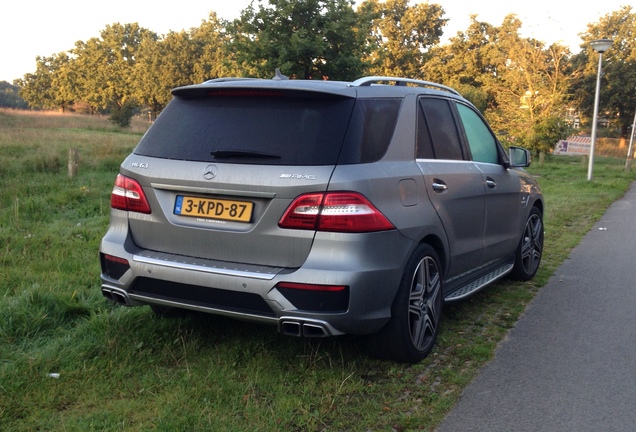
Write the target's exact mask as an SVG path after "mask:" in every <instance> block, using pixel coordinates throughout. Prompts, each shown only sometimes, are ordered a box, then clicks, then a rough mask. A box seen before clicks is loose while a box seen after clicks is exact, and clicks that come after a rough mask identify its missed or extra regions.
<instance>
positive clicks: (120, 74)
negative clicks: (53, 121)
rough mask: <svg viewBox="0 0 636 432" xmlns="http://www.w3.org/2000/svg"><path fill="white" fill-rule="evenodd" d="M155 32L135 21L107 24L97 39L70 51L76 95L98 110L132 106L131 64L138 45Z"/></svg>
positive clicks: (135, 55)
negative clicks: (72, 57)
mask: <svg viewBox="0 0 636 432" xmlns="http://www.w3.org/2000/svg"><path fill="white" fill-rule="evenodd" d="M148 40H149V41H156V40H157V35H156V34H155V33H154V32H151V31H150V30H147V29H144V28H142V27H140V26H139V24H137V23H133V24H124V25H122V24H119V23H115V24H112V25H107V26H106V28H105V29H104V30H102V31H101V33H100V37H99V38H91V39H89V40H88V41H86V42H82V41H78V42H76V44H75V48H74V49H73V50H71V53H72V55H73V56H74V57H75V60H74V61H73V63H72V66H73V72H74V79H75V85H76V87H77V93H78V98H79V99H81V100H83V101H85V102H88V103H89V104H90V105H91V106H93V107H95V108H99V109H117V108H115V107H118V108H119V109H121V108H122V107H124V105H125V104H127V105H129V106H130V105H134V104H135V103H134V97H133V94H134V81H133V79H134V76H135V74H134V66H135V64H136V62H137V60H138V54H139V49H140V46H141V45H142V44H143V43H144V42H145V41H148Z"/></svg>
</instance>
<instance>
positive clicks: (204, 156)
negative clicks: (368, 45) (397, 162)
mask: <svg viewBox="0 0 636 432" xmlns="http://www.w3.org/2000/svg"><path fill="white" fill-rule="evenodd" d="M315 95H316V94H311V96H312V97H300V96H299V95H294V96H290V95H278V94H274V95H271V94H265V95H259V96H252V95H245V96H243V95H241V96H233V95H230V96H227V95H215V96H211V97H203V98H183V97H175V98H174V99H173V100H172V101H171V102H170V103H169V104H168V106H167V107H166V108H165V109H164V111H163V112H162V113H161V115H160V116H159V117H158V118H157V121H156V122H155V123H154V124H153V125H152V127H151V128H150V129H149V130H148V132H147V133H146V135H144V137H143V138H142V139H141V141H140V142H139V145H138V146H137V148H136V149H135V153H136V154H139V155H144V156H151V157H158V158H166V159H178V160H190V161H202V162H212V161H213V162H220V163H222V162H231V163H249V164H261V165H263V164H267V165H334V164H336V163H337V162H338V160H339V158H340V163H360V162H370V161H373V160H377V159H379V158H380V157H381V156H382V155H383V154H384V152H385V151H386V147H387V146H388V142H389V140H390V138H391V136H392V135H393V129H394V128H395V122H396V119H397V111H398V109H399V100H398V101H397V104H396V101H388V102H392V103H389V104H387V101H386V100H383V101H373V100H367V101H358V102H356V100H355V99H352V98H344V97H333V96H328V95H325V97H316V96H315ZM388 105H391V106H392V108H391V107H389V106H388ZM387 123H388V124H387ZM349 125H351V127H349ZM348 130H349V132H347V131H348ZM345 140H346V145H345V149H346V150H344V151H343V143H345Z"/></svg>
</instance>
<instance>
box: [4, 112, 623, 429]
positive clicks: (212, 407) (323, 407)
mask: <svg viewBox="0 0 636 432" xmlns="http://www.w3.org/2000/svg"><path fill="white" fill-rule="evenodd" d="M141 133H142V131H138V132H132V131H122V130H114V129H112V127H110V126H109V125H108V123H107V122H106V120H104V119H101V120H99V119H95V118H91V117H81V116H78V117H75V116H74V117H72V118H69V117H66V116H53V115H50V116H43V115H41V114H34V113H17V112H6V111H4V112H0V181H1V182H2V187H1V188H0V430H7V431H33V430H76V431H85V430H100V431H101V430H107V431H111V430H112V431H122V430H126V431H127V430H131V431H132V430H135V431H137V430H165V431H168V430H170V431H172V430H215V431H223V430H227V431H237V430H245V431H247V430H249V431H253V430H262V431H279V430H285V431H288V430H289V431H294V430H296V431H300V430H302V431H305V430H307V431H314V430H316V431H318V430H319V431H322V430H372V431H381V430H382V431H383V430H392V429H394V430H409V429H418V430H420V429H421V430H433V429H434V428H435V426H436V425H437V424H438V423H439V422H440V421H441V419H442V418H443V416H444V415H445V413H446V412H447V411H448V410H449V409H450V408H451V407H452V406H453V404H454V403H455V401H456V400H457V398H458V396H459V394H460V392H461V390H462V389H463V388H464V386H465V385H466V384H467V383H468V382H470V380H471V379H472V378H473V377H474V375H475V373H476V372H477V370H478V369H479V367H480V366H482V365H483V364H484V363H485V362H487V361H488V360H489V359H490V358H491V357H492V355H493V352H494V349H495V347H496V345H497V343H498V342H499V341H500V340H501V339H502V338H503V337H504V336H505V334H506V332H507V331H508V329H510V328H511V327H512V326H514V324H515V322H516V320H517V318H518V317H519V315H520V314H521V313H522V312H523V309H524V307H525V305H526V304H527V303H528V302H529V301H531V299H532V297H533V296H534V294H535V293H536V291H537V290H538V288H539V287H540V286H541V285H542V284H544V283H545V281H546V280H547V278H548V277H549V276H550V274H551V273H552V272H553V271H554V269H555V268H556V267H557V266H558V265H559V264H560V263H561V262H562V261H563V259H565V257H566V256H567V254H568V252H569V250H570V249H571V248H572V247H573V246H574V245H576V243H577V242H578V241H579V239H580V238H581V236H582V235H583V234H584V232H585V231H586V230H588V229H589V228H590V226H591V224H592V223H593V222H594V221H595V220H597V219H598V217H599V216H600V215H601V214H602V213H603V211H604V209H605V208H606V207H607V206H608V205H609V204H610V203H611V202H612V201H613V200H615V199H616V198H618V197H620V196H621V195H622V194H623V193H624V191H625V190H626V188H627V187H628V185H629V184H630V183H631V182H632V181H634V179H636V176H635V175H634V174H633V173H625V172H624V171H623V161H622V160H618V159H605V158H602V157H599V158H597V163H596V166H595V180H594V181H593V182H587V181H586V180H585V177H586V167H584V166H582V165H581V164H580V162H579V161H578V159H570V158H567V157H559V158H548V161H547V162H546V163H545V164H544V165H543V166H535V167H531V168H532V169H531V171H532V172H533V173H535V174H536V175H537V176H538V179H539V181H540V183H541V185H542V188H543V190H544V193H545V196H546V201H547V211H546V252H545V256H544V261H543V265H542V267H541V268H540V270H539V274H538V276H537V278H535V279H534V280H533V281H532V282H530V283H525V284H521V283H512V282H509V281H504V282H501V283H498V284H496V285H494V286H492V287H490V288H489V289H487V290H485V291H483V292H482V293H480V294H478V295H477V296H474V297H472V298H471V299H470V300H468V301H465V302H463V303H460V304H456V305H453V306H450V307H447V308H446V309H445V312H444V318H443V328H442V331H441V334H440V336H439V342H438V344H437V346H436V348H435V349H434V351H433V354H432V355H431V356H430V357H429V358H428V359H426V360H425V361H423V362H421V363H420V364H418V365H413V366H409V365H402V364H396V363H391V362H383V361H377V360H374V359H372V358H370V357H369V356H368V354H367V352H366V351H365V347H364V340H363V339H359V338H352V337H342V338H334V339H325V340H303V339H293V338H288V337H284V336H281V335H279V334H277V333H276V331H275V329H274V328H272V327H264V326H259V325H253V324H248V323H243V322H238V321H232V320H228V319H222V318H217V317H213V316H208V315H200V314H190V315H188V316H187V317H185V318H182V319H160V318H157V317H155V316H154V315H153V314H152V313H151V312H150V310H149V309H148V308H133V309H127V308H120V307H116V306H112V305H110V304H108V303H107V302H106V301H105V300H104V299H103V298H102V297H101V294H100V292H99V291H100V290H99V285H100V282H99V271H100V270H99V264H98V257H97V249H98V245H99V241H100V239H101V236H102V235H103V234H104V232H105V231H106V228H107V225H108V212H109V195H110V190H111V188H112V183H113V180H114V177H115V175H116V172H117V167H118V165H119V163H120V162H121V160H123V158H124V157H125V156H126V155H127V154H128V153H129V152H130V151H131V149H132V148H133V146H134V145H135V144H136V142H137V141H138V140H139V138H140V136H141ZM69 147H74V148H78V149H79V151H80V159H81V161H80V170H79V174H78V175H77V176H76V177H74V178H69V177H68V176H67V174H66V155H67V150H68V148H69ZM57 374H59V375H57Z"/></svg>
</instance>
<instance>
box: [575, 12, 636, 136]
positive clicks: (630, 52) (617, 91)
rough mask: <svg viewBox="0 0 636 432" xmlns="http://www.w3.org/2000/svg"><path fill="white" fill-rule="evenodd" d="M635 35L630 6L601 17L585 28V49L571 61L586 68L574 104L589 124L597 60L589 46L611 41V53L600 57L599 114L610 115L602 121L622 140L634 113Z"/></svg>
mask: <svg viewBox="0 0 636 432" xmlns="http://www.w3.org/2000/svg"><path fill="white" fill-rule="evenodd" d="M635 33H636V12H634V11H633V8H632V6H624V7H622V8H621V9H620V10H618V11H615V12H612V13H609V14H607V15H605V16H603V17H601V19H600V20H599V21H598V22H596V23H590V24H588V28H587V31H586V32H584V33H583V34H582V35H581V38H582V39H583V45H582V47H583V48H584V49H583V51H581V53H580V54H578V55H577V56H575V58H573V59H572V62H573V63H574V64H577V65H582V66H583V67H584V68H585V73H584V74H583V75H582V76H581V77H580V78H579V80H578V81H577V85H576V100H577V102H578V106H579V107H580V110H581V111H582V112H584V113H585V114H586V115H587V118H588V119H589V121H588V123H589V124H591V123H592V120H591V117H592V115H593V109H594V94H595V91H596V76H597V69H598V61H599V56H598V54H597V53H596V51H594V49H592V48H591V47H590V45H589V43H590V42H591V41H593V40H595V39H601V38H609V39H612V40H613V41H614V43H613V44H612V46H611V47H610V49H608V50H607V52H605V53H604V54H603V75H602V80H601V97H600V101H599V112H601V113H605V112H609V115H607V116H604V117H605V118H606V119H607V120H609V121H610V122H611V124H613V125H614V127H617V128H618V129H619V130H620V135H621V136H622V137H623V138H626V137H628V135H629V133H628V130H629V127H630V125H631V124H632V122H633V119H634V113H636V98H634V89H635V88H636V38H635V37H634V34H635Z"/></svg>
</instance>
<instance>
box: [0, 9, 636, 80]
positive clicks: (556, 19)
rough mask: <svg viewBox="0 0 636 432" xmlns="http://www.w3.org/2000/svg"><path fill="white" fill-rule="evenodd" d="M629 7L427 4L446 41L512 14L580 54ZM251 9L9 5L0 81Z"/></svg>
mask: <svg viewBox="0 0 636 432" xmlns="http://www.w3.org/2000/svg"><path fill="white" fill-rule="evenodd" d="M416 1H417V0H416ZM632 1H633V0H604V1H596V2H591V1H588V2H573V1H567V0H565V1H564V0H507V1H506V0H479V1H475V0H430V1H429V3H437V4H440V5H442V7H443V8H444V10H445V11H446V14H445V16H444V17H445V18H447V19H449V22H448V23H447V25H446V27H445V28H444V38H448V37H452V36H454V35H455V34H457V32H458V31H465V30H466V29H467V28H468V25H469V22H470V15H471V14H477V19H478V20H479V21H483V22H487V23H490V24H492V25H495V26H499V25H501V23H502V22H503V19H504V17H505V16H506V15H508V14H510V13H514V14H516V15H517V17H518V18H519V19H520V20H521V22H522V23H523V26H522V28H521V35H522V36H524V37H533V38H535V39H538V40H540V41H543V42H545V43H548V44H551V43H553V42H560V43H562V44H564V45H566V46H568V47H570V49H571V50H572V52H573V53H578V52H579V51H580V48H579V45H580V44H581V39H580V37H579V34H580V33H582V32H585V31H586V30H587V25H588V24H590V23H595V22H597V21H598V20H599V19H600V18H601V17H602V16H605V15H607V14H609V13H612V12H615V11H618V10H619V9H620V8H621V7H622V6H627V5H629V4H630V2H632ZM417 2H419V1H417ZM249 3H250V0H179V1H177V2H168V1H156V0H153V1H148V0H108V1H105V2H86V1H85V0H81V1H80V0H57V1H56V0H31V1H29V2H23V1H19V0H8V1H6V2H4V4H3V5H2V6H1V7H0V10H2V15H3V18H2V23H1V24H0V53H1V55H0V81H8V82H13V80H15V79H17V78H22V77H23V76H24V75H25V74H27V73H31V72H34V71H35V65H36V63H35V59H36V57H37V56H45V57H48V56H51V55H53V54H57V53H60V52H64V51H68V50H70V49H72V48H73V47H74V46H75V42H76V41H80V40H81V41H87V40H88V39H91V38H93V37H99V34H100V32H101V31H102V30H103V29H104V28H105V27H106V26H107V25H110V24H114V23H120V24H127V23H135V22H136V23H139V25H140V26H142V27H145V28H147V29H149V30H152V31H154V32H155V33H157V34H159V35H164V34H166V33H168V32H169V31H177V32H178V31H181V30H183V29H186V30H188V29H190V28H193V27H199V26H200V25H201V23H202V22H203V21H206V20H207V18H208V16H209V14H210V12H212V11H214V12H216V14H217V16H219V17H220V18H224V19H234V18H238V17H239V15H240V12H241V11H242V10H243V9H244V8H245V7H246V6H247V5H248V4H249ZM412 3H413V1H412ZM584 3H586V4H584Z"/></svg>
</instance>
